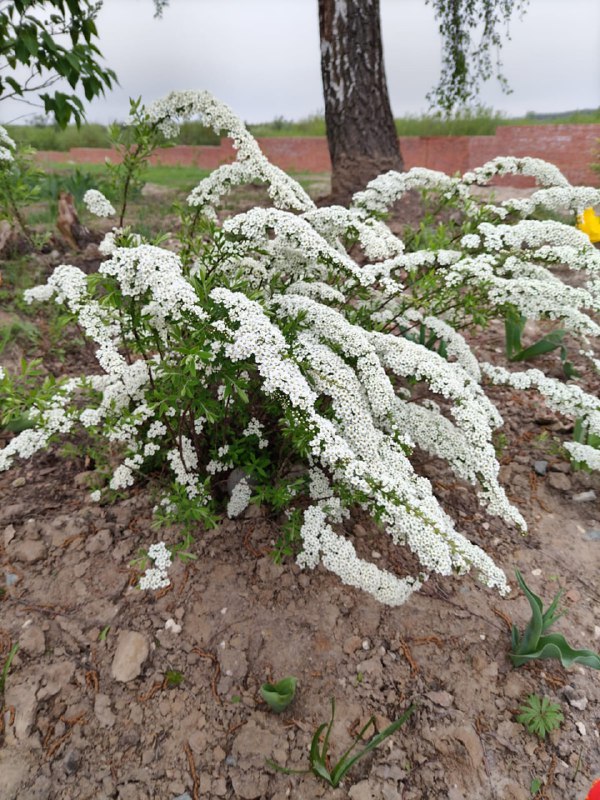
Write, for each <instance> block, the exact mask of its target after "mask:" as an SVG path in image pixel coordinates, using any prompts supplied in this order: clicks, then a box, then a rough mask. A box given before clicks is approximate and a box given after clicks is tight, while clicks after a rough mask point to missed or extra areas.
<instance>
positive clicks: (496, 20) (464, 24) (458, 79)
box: [425, 0, 529, 113]
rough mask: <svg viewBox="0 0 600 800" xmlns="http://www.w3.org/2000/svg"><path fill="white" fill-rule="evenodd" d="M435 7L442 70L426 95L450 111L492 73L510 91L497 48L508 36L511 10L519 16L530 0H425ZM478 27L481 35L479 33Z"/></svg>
mask: <svg viewBox="0 0 600 800" xmlns="http://www.w3.org/2000/svg"><path fill="white" fill-rule="evenodd" d="M425 2H426V3H428V4H429V5H431V6H432V7H433V9H434V11H435V15H436V18H437V20H438V22H439V30H440V34H441V36H442V41H443V55H442V74H441V77H440V81H439V83H438V85H437V86H436V87H435V88H434V89H432V90H431V92H429V94H428V95H427V99H428V100H429V102H430V103H431V105H432V106H437V107H438V108H441V109H442V110H443V111H445V112H446V113H450V112H451V111H452V110H453V109H454V108H456V107H457V106H460V105H465V104H467V103H470V102H472V101H473V100H474V99H475V98H476V97H477V95H478V93H479V87H480V85H481V84H482V83H483V82H484V81H487V80H489V79H490V78H491V77H493V75H494V73H496V76H497V78H498V80H499V82H500V85H501V86H502V90H503V91H504V92H507V93H508V92H510V91H511V89H510V87H509V86H508V81H507V80H506V77H505V76H504V74H503V73H502V62H501V60H500V48H501V47H502V40H503V39H510V31H509V22H510V19H511V17H512V16H513V14H519V15H520V16H522V15H523V14H524V12H525V10H526V8H527V4H528V2H529V0H425ZM480 31H481V35H480V38H478V34H479V32H480Z"/></svg>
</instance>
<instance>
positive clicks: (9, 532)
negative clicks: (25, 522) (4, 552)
mask: <svg viewBox="0 0 600 800" xmlns="http://www.w3.org/2000/svg"><path fill="white" fill-rule="evenodd" d="M15 533H16V531H15V526H14V525H7V526H6V528H4V534H3V536H4V547H8V545H9V544H10V543H11V542H12V540H13V539H14V538H15Z"/></svg>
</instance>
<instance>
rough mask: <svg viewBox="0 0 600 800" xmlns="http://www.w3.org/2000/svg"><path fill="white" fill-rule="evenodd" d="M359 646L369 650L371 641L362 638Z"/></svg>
mask: <svg viewBox="0 0 600 800" xmlns="http://www.w3.org/2000/svg"><path fill="white" fill-rule="evenodd" d="M361 647H362V649H363V650H370V649H371V642H370V641H369V640H368V639H363V641H362V644H361Z"/></svg>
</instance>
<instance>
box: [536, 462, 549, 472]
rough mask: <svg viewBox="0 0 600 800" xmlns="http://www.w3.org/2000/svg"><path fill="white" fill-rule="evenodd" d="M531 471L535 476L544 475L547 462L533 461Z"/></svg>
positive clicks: (546, 469) (546, 470)
mask: <svg viewBox="0 0 600 800" xmlns="http://www.w3.org/2000/svg"><path fill="white" fill-rule="evenodd" d="M533 469H534V472H536V474H537V475H545V474H546V472H548V462H547V461H534V462H533Z"/></svg>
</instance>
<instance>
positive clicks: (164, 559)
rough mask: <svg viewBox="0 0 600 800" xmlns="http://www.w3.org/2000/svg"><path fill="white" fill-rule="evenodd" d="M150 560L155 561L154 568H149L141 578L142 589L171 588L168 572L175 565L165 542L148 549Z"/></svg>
mask: <svg viewBox="0 0 600 800" xmlns="http://www.w3.org/2000/svg"><path fill="white" fill-rule="evenodd" d="M148 558H151V559H152V560H153V561H154V566H153V567H148V569H146V571H145V573H144V574H143V575H142V577H141V578H140V589H142V590H146V589H153V590H155V591H156V590H157V589H165V588H166V587H167V586H170V584H171V581H170V579H169V576H168V574H167V570H168V569H169V567H170V566H171V564H172V563H173V562H172V560H171V553H170V552H169V550H168V548H167V546H166V545H165V543H164V542H158V543H157V544H153V545H150V547H149V548H148Z"/></svg>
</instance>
